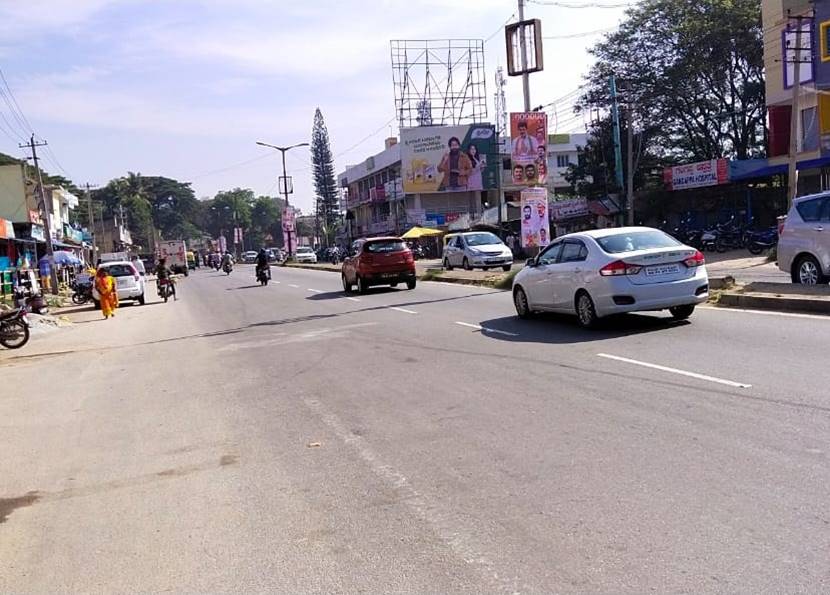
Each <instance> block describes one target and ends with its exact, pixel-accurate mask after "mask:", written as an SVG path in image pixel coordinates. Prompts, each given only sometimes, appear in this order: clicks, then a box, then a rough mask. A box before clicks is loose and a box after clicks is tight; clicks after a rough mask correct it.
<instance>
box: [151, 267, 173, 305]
mask: <svg viewBox="0 0 830 595" xmlns="http://www.w3.org/2000/svg"><path fill="white" fill-rule="evenodd" d="M155 273H156V283H157V284H159V285H160V284H161V281H162V280H165V281H167V282H168V283H169V284H170V290H171V292H172V293H173V300H174V301H175V300H177V299H178V298H177V297H176V283H175V282H174V281H173V271H171V270H170V269H168V268H167V259H166V258H159V261H158V264H157V265H156V271H155Z"/></svg>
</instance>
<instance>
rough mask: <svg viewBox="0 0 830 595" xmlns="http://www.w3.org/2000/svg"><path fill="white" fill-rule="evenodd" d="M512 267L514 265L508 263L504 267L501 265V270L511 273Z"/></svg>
mask: <svg viewBox="0 0 830 595" xmlns="http://www.w3.org/2000/svg"><path fill="white" fill-rule="evenodd" d="M512 268H513V266H512V265H509V264H506V265H504V266H503V267H501V270H503V271H504V272H505V273H509V272H510V269H512Z"/></svg>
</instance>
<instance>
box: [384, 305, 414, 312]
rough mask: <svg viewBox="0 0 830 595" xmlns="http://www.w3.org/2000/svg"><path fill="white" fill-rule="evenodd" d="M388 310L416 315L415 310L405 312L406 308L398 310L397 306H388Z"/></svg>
mask: <svg viewBox="0 0 830 595" xmlns="http://www.w3.org/2000/svg"><path fill="white" fill-rule="evenodd" d="M389 309H390V310H397V311H398V312H403V313H404V314H417V312H416V311H415V310H407V309H406V308H398V307H397V306H389Z"/></svg>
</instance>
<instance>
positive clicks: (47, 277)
mask: <svg viewBox="0 0 830 595" xmlns="http://www.w3.org/2000/svg"><path fill="white" fill-rule="evenodd" d="M38 269H40V284H41V285H42V286H43V291H44V292H49V291H52V265H51V264H50V263H49V257H48V256H44V257H43V258H41V259H40V260H39V261H38Z"/></svg>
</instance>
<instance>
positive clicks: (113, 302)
mask: <svg viewBox="0 0 830 595" xmlns="http://www.w3.org/2000/svg"><path fill="white" fill-rule="evenodd" d="M95 289H97V290H98V295H100V296H101V312H103V314H104V319H107V318H109V317H110V316H115V309H116V308H118V292H117V290H116V288H115V279H114V278H113V277H112V276H111V275H110V274H109V273H108V272H107V269H106V268H100V269H98V273H97V274H96V275H95Z"/></svg>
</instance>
